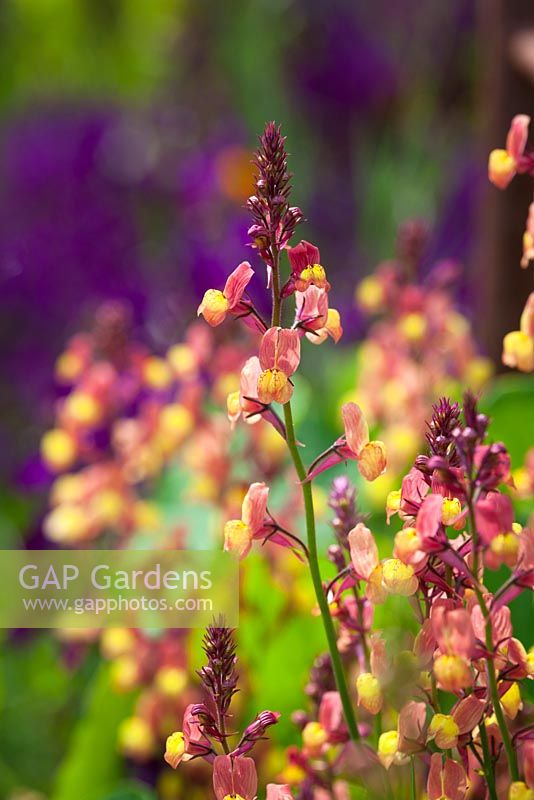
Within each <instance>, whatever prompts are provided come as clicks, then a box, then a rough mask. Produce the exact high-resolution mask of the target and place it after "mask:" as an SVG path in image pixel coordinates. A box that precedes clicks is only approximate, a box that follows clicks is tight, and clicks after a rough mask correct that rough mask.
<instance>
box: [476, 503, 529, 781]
mask: <svg viewBox="0 0 534 800" xmlns="http://www.w3.org/2000/svg"><path fill="white" fill-rule="evenodd" d="M468 507H469V525H470V528H471V541H472V546H473V564H474V567H473V588H474V591H475V594H476V597H477V600H478V604H479V606H480V610H481V611H482V615H483V617H484V620H485V623H486V629H485V634H486V650H487V651H488V654H489V655H488V656H487V658H486V659H485V660H486V673H487V677H488V689H489V692H490V696H491V701H492V703H493V711H494V713H495V718H496V720H497V724H498V726H499V730H500V732H501V737H502V742H503V745H504V749H505V751H506V759H507V761H508V770H509V772H510V777H511V779H512V781H518V780H519V769H518V766H517V757H516V754H515V750H514V746H513V744H512V740H511V738H510V732H509V730H508V726H507V724H506V720H505V718H504V712H503V709H502V706H501V701H500V698H499V689H498V687H497V676H496V674H495V665H494V663H493V658H492V656H491V653H492V652H493V625H492V623H491V614H490V611H489V609H488V607H487V605H486V601H485V600H484V595H483V594H482V590H481V588H480V586H479V583H478V574H477V573H478V556H477V554H478V531H477V527H476V519H475V506H474V502H473V496H472V495H471V496H470V497H469V499H468ZM483 725H484V723H483V722H482V723H481V726H480V729H481V730H482V727H483ZM484 733H485V731H484Z"/></svg>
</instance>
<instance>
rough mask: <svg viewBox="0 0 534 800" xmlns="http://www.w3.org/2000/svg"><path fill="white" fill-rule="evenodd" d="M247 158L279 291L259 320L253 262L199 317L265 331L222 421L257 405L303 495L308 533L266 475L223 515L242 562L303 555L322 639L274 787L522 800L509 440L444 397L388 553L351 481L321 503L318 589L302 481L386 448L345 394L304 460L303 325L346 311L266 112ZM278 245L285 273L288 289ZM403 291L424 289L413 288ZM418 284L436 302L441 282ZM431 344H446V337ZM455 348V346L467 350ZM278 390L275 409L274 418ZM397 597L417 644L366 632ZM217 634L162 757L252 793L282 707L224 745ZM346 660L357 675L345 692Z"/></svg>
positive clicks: (469, 399)
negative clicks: (255, 758)
mask: <svg viewBox="0 0 534 800" xmlns="http://www.w3.org/2000/svg"><path fill="white" fill-rule="evenodd" d="M256 164H257V168H258V175H257V180H256V185H257V195H255V196H253V197H252V198H251V199H250V201H249V207H250V208H251V211H252V213H253V217H254V225H253V226H252V228H251V235H252V237H253V247H255V248H256V249H257V250H258V252H259V254H260V256H261V257H262V258H263V260H264V261H265V264H266V266H267V275H268V285H270V286H271V287H272V292H273V313H272V318H271V325H270V327H267V325H266V324H265V323H263V321H262V320H261V316H260V314H259V313H258V312H257V311H256V309H255V307H254V305H253V303H252V302H251V301H250V299H249V298H248V297H247V296H246V286H247V284H248V282H249V280H250V278H251V276H252V268H251V267H250V265H249V264H248V263H247V262H244V263H243V264H240V265H239V267H237V269H236V270H235V271H234V273H232V275H231V276H230V277H229V279H228V281H227V284H226V286H225V289H224V291H223V292H218V291H217V290H210V291H209V292H208V293H206V296H205V297H204V300H203V302H202V304H201V306H200V308H199V313H200V314H203V315H204V317H205V318H206V320H207V321H208V322H209V323H210V324H211V325H213V326H217V325H219V324H220V323H221V322H222V321H223V319H224V318H225V317H226V316H228V315H232V316H235V317H240V318H243V319H244V321H245V322H246V323H247V324H248V325H250V326H251V327H253V328H254V329H255V330H258V331H259V332H260V333H261V335H262V338H261V342H260V346H259V355H258V357H252V359H249V360H248V361H247V362H246V364H245V366H244V368H243V370H242V373H241V386H240V391H239V392H238V393H233V394H231V395H230V397H229V400H228V411H229V417H230V421H231V422H232V423H235V422H236V421H237V419H238V418H239V417H240V416H242V417H243V418H244V419H245V421H246V422H250V421H251V420H254V419H255V418H259V417H263V418H264V419H265V420H267V421H268V422H269V423H270V424H271V425H272V427H273V428H274V429H275V430H276V431H277V433H278V434H280V438H281V440H282V441H283V440H285V441H286V443H287V447H288V450H289V453H290V455H291V457H292V460H293V464H294V466H295V470H296V473H297V476H298V478H299V484H300V488H301V491H302V496H303V502H304V507H305V521H306V531H307V542H306V543H305V542H302V541H300V540H299V539H298V537H296V536H295V535H294V534H293V533H290V532H289V531H288V530H287V529H286V528H284V527H283V526H282V525H281V524H280V523H279V522H278V521H277V520H275V518H274V517H273V516H272V514H271V513H270V512H269V511H268V510H267V501H268V493H269V488H268V486H267V484H266V483H264V482H259V481H258V482H255V483H253V484H251V485H250V487H249V489H248V491H247V494H246V496H245V498H244V500H243V504H242V509H241V516H240V518H239V519H231V520H230V521H229V522H227V523H226V525H225V528H224V546H225V548H226V549H227V550H230V551H231V552H233V553H234V554H235V555H236V556H237V557H239V558H243V557H244V556H246V555H247V553H248V552H249V551H250V549H251V546H252V544H253V542H254V540H261V541H263V542H265V541H267V540H271V541H274V542H275V543H277V544H279V545H282V546H284V547H290V548H292V549H294V550H296V552H297V554H298V555H300V557H301V558H302V559H303V560H305V561H306V562H307V563H308V566H309V569H310V575H311V578H312V582H313V585H314V589H315V593H316V599H317V603H318V607H319V612H320V615H321V618H322V621H323V625H324V629H325V634H326V639H327V642H328V647H329V656H328V657H327V659H326V660H325V659H324V657H323V658H321V659H320V660H319V662H318V663H316V665H315V667H314V672H313V675H312V679H311V681H310V685H309V687H308V688H309V694H310V697H311V698H312V700H313V703H314V709H313V712H312V714H311V715H307V714H302V713H300V714H298V715H297V720H296V721H297V722H298V723H299V725H300V726H301V728H302V738H303V746H302V748H300V749H292V750H291V751H290V752H289V754H288V761H289V763H288V767H287V769H286V770H285V771H284V773H283V774H282V776H281V779H282V780H283V781H284V782H283V783H281V784H271V785H269V787H268V790H267V797H268V800H275V798H276V800H281V799H282V798H284V800H286V799H287V800H289V798H291V797H293V796H294V795H293V792H294V791H295V790H296V792H297V796H298V797H299V798H300V799H301V800H310V799H311V800H323V798H338V800H339V799H341V798H346V797H348V796H349V792H350V790H349V788H348V785H349V783H360V784H362V783H363V784H364V786H366V788H367V789H368V790H369V791H370V793H371V794H372V796H377V797H378V796H384V795H385V794H389V795H390V796H394V795H395V794H399V793H403V792H404V785H403V784H404V781H405V777H406V776H405V773H404V772H403V770H402V767H403V765H407V764H411V768H412V780H411V786H412V789H411V796H412V798H413V800H415V798H416V797H418V796H419V795H420V794H422V787H421V784H422V782H423V781H424V782H425V784H426V792H427V795H428V797H429V798H430V800H438V799H439V800H464V798H465V797H466V795H467V791H468V786H469V787H471V789H472V790H473V792H474V793H475V794H477V795H480V794H481V793H482V791H483V781H485V785H486V786H487V790H488V794H489V797H490V799H491V800H497V797H498V793H500V794H502V791H503V789H504V791H508V793H509V798H510V800H519V798H520V799H521V800H527V798H528V800H531V797H532V793H533V791H534V775H533V774H532V763H533V760H534V729H533V728H532V727H529V726H528V725H526V724H523V723H524V722H526V720H525V719H524V716H523V699H522V696H521V690H520V686H519V682H520V681H522V680H524V679H526V678H531V677H533V676H534V661H533V659H534V653H533V652H530V653H527V652H526V650H525V647H524V646H523V645H522V643H521V642H520V641H519V640H518V639H517V638H516V637H514V635H513V630H512V622H511V613H510V609H509V607H508V604H509V603H510V602H511V600H513V599H514V598H515V597H516V596H518V595H519V594H520V593H521V592H522V591H523V590H524V589H532V588H533V586H534V530H532V529H531V528H529V527H525V528H522V527H521V526H520V525H519V524H518V523H516V522H515V521H514V510H513V506H512V502H511V499H510V496H509V494H507V493H506V487H507V486H508V485H510V484H511V472H510V471H511V464H510V457H509V455H508V453H507V450H506V448H505V446H504V445H503V444H502V443H494V444H491V443H489V442H488V441H487V435H488V426H489V420H488V419H487V417H486V416H485V415H484V414H482V413H481V412H480V411H479V409H478V407H477V402H476V399H475V397H474V395H472V394H471V393H467V394H466V395H465V398H464V403H463V407H462V408H460V407H459V406H458V404H456V403H453V402H451V401H449V400H447V399H445V398H444V399H442V400H441V401H440V402H439V403H438V404H436V405H435V406H434V413H433V415H432V419H431V420H430V421H429V423H428V431H427V442H428V447H429V452H428V453H426V454H421V455H419V456H418V457H417V458H416V459H415V463H414V466H413V468H412V469H411V470H410V472H409V473H408V474H407V475H406V476H405V478H404V480H403V482H402V487H401V488H400V489H399V490H395V491H392V492H391V493H390V494H389V496H388V499H387V516H388V521H390V520H391V518H392V517H393V516H394V515H398V516H399V518H400V519H401V520H402V523H403V527H402V528H401V529H400V530H399V531H398V532H397V534H396V536H395V545H394V551H393V555H392V557H389V558H385V559H381V558H380V556H379V551H378V546H377V543H376V540H375V537H374V536H373V534H372V532H371V530H370V529H369V528H368V527H367V525H366V524H365V521H364V520H363V519H362V518H361V516H360V515H359V513H358V512H357V509H356V507H355V496H354V492H353V488H352V487H351V485H350V484H349V483H348V482H347V481H346V480H343V479H341V480H340V479H338V480H337V481H336V483H335V484H334V487H333V491H332V494H331V498H330V504H331V507H332V508H333V509H334V511H335V515H336V516H335V520H334V523H333V526H334V530H335V534H336V544H335V545H333V546H332V547H331V548H330V549H329V557H330V560H331V562H332V563H333V564H334V565H335V566H336V569H337V575H336V576H335V577H334V579H333V580H331V581H330V582H329V583H328V584H327V585H325V584H324V583H323V582H322V580H321V575H320V569H319V563H318V558H317V542H316V533H315V511H314V506H313V496H312V490H311V484H312V481H313V480H314V478H315V477H316V476H317V475H318V474H319V473H321V472H324V471H325V470H327V469H329V468H331V467H332V466H334V465H336V464H339V463H340V462H342V461H347V460H354V461H356V463H357V467H358V470H359V472H360V474H361V475H362V477H363V478H364V479H366V480H367V481H373V480H375V479H376V478H378V477H379V476H380V475H382V474H383V472H384V470H385V467H386V447H385V445H384V443H383V442H382V441H378V440H372V439H371V436H370V432H369V427H368V424H367V421H366V419H365V416H364V414H363V412H362V409H361V408H360V407H359V406H358V405H357V404H356V403H354V402H349V403H346V404H344V405H343V407H342V417H343V424H344V433H343V435H341V436H340V437H339V438H338V439H336V440H335V441H334V442H333V444H332V445H331V446H330V447H329V448H328V449H327V450H325V451H324V452H323V453H321V454H320V455H319V456H318V457H317V458H316V459H315V460H314V461H313V462H312V463H311V464H310V465H309V467H308V468H306V467H305V466H304V464H303V462H302V459H301V456H300V452H299V442H298V440H297V438H296V434H295V429H294V424H293V418H292V409H291V397H292V394H293V383H292V376H293V375H294V373H295V371H296V370H297V367H298V365H299V361H300V346H301V341H302V339H303V337H304V336H306V338H309V339H311V340H312V341H317V338H316V337H317V336H318V337H319V339H320V340H323V339H324V338H326V336H328V334H329V333H330V335H333V330H335V329H337V327H338V315H337V313H335V312H334V313H333V314H332V313H329V311H328V292H329V289H330V285H329V284H328V282H327V279H326V273H325V270H324V268H323V267H322V266H321V265H320V264H319V255H318V251H317V249H316V248H315V247H313V246H312V245H310V244H309V243H307V242H301V244H300V245H297V247H295V248H292V247H290V246H289V236H288V231H291V232H293V230H294V228H295V224H296V223H295V220H299V219H300V217H301V214H300V211H299V210H298V209H294V208H290V207H289V203H288V198H289V188H288V187H289V173H288V172H287V168H286V154H285V149H284V140H283V139H282V137H281V136H280V132H279V129H277V128H276V127H275V126H274V125H273V124H270V125H268V126H267V128H266V130H265V133H264V136H263V137H262V139H261V145H260V149H259V151H258V154H257V156H256ZM405 243H406V242H405ZM284 250H285V251H286V252H287V254H288V256H289V265H290V274H289V278H288V279H287V280H286V282H285V283H283V284H282V281H281V276H280V262H279V258H280V255H281V253H282V252H283V251H284ZM407 252H408V253H410V252H412V253H413V248H410V247H407ZM386 284H387V281H386ZM395 285H396V284H395V280H394V281H393V287H395ZM412 293H413V294H414V295H415V296H416V297H417V295H418V294H420V293H419V291H418V289H417V287H415V288H414V287H412ZM293 295H295V301H296V302H295V305H296V313H295V318H294V322H293V324H292V326H291V327H290V328H287V327H283V326H282V324H281V323H282V304H283V301H284V300H287V299H288V298H289V297H291V296H293ZM409 296H410V292H408V293H407V298H409ZM428 296H429V297H431V299H432V302H434V300H435V301H436V304H437V306H438V307H439V305H440V302H439V299H440V296H439V294H438V295H437V297H436V295H432V294H431V293H429V295H428ZM445 305H446V306H447V311H450V307H449V306H448V305H447V303H445ZM415 308H416V309H417V310H414V308H413V307H412V306H411V305H410V303H409V302H408V309H410V310H409V311H406V314H405V315H406V317H407V318H408V320H409V324H408V331H409V333H410V325H411V323H412V322H414V320H415V323H414V324H415V325H416V327H417V324H419V323H418V322H417V320H421V319H422V320H423V322H424V323H425V317H424V316H423V315H422V314H421V308H422V305H421V304H420V305H419V306H417V305H416V306H415ZM411 313H415V314H416V316H415V318H414V317H412V318H410V314H411ZM417 314H419V317H418V316H417ZM436 314H437V312H436ZM434 316H435V315H432V318H433V319H434ZM438 317H439V315H438ZM332 321H334V323H335V324H334V325H331V324H330V323H331V322H332ZM333 338H337V336H336V335H333ZM408 338H410V336H409V337H408ZM412 338H413V337H412ZM425 346H426V345H425ZM433 347H437V350H438V352H439V349H440V343H439V337H437V341H434V342H433ZM463 349H464V348H463V347H462V348H460V352H458V353H456V351H455V350H453V351H452V353H451V354H450V357H452V356H455V357H456V356H458V357H461V356H463ZM473 355H474V354H473ZM441 374H447V373H446V370H443V371H442V373H441ZM463 379H465V375H464V376H463ZM379 388H380V387H379ZM274 403H279V404H281V405H282V407H283V419H282V418H280V417H279V416H278V414H277V412H276V410H275V409H274V407H273V404H274ZM501 566H504V567H505V568H507V569H508V570H509V575H508V577H507V578H506V579H505V581H504V583H503V584H502V585H501V586H500V587H499V588H498V589H496V590H495V591H493V592H490V591H489V589H488V587H487V586H486V584H485V577H486V570H489V571H494V570H496V569H497V568H500V567H501ZM394 595H396V596H400V597H405V598H407V599H408V602H409V603H410V605H411V606H412V608H413V611H414V614H415V619H416V621H417V623H418V626H419V632H418V633H417V635H416V636H415V638H414V639H410V638H409V637H410V635H409V634H408V633H406V634H405V648H404V650H403V651H402V652H399V653H395V651H394V648H392V647H390V646H389V642H388V641H387V639H386V637H385V636H384V635H383V634H382V633H381V632H380V631H374V632H372V623H373V619H374V617H375V614H376V609H377V607H378V606H381V605H382V604H384V603H385V602H386V601H388V600H389V598H390V597H391V596H394ZM336 626H337V630H336ZM217 641H220V642H223V641H226V642H228V639H227V638H225V637H224V636H222V634H215V632H211V633H210V632H209V633H208V638H207V640H206V652H207V654H208V668H206V669H205V670H203V671H201V673H200V676H201V679H202V682H203V683H204V686H205V688H206V690H207V699H206V701H205V702H204V703H203V704H201V705H199V706H192V707H191V708H188V709H187V712H186V714H185V715H184V723H183V727H182V731H178V732H176V733H175V734H173V735H171V737H169V740H168V742H167V755H166V758H167V761H168V762H169V763H170V764H171V766H177V764H178V763H179V762H180V761H183V760H192V759H194V758H197V757H202V758H203V759H204V760H207V761H210V763H212V764H213V786H214V791H215V794H216V797H217V800H252V799H253V798H254V796H255V792H256V785H257V782H256V771H255V766H254V763H253V762H251V763H249V759H248V757H245V755H244V754H245V753H246V752H249V751H250V750H251V749H252V747H253V746H254V744H255V742H256V741H257V739H258V738H260V737H261V736H263V734H264V733H265V729H266V727H268V726H270V725H272V724H274V723H275V722H276V721H277V714H276V713H275V712H270V711H266V712H262V714H260V715H259V716H258V718H257V720H256V721H255V722H253V723H251V725H250V726H249V727H248V728H247V729H246V731H245V733H244V734H243V736H242V737H241V738H240V739H239V741H238V744H237V746H236V747H235V748H233V749H231V748H230V746H229V744H228V734H227V729H226V718H227V715H228V708H229V704H230V700H231V697H232V695H233V692H234V691H235V688H236V679H235V675H234V672H233V663H234V658H235V657H234V649H233V646H232V647H230V646H229V645H228V643H227V644H221V646H220V647H219V646H218V645H217V644H216V642H217ZM347 668H350V669H352V670H353V672H354V673H355V674H354V683H353V684H351V687H352V688H350V687H349V685H348V684H347V682H346V678H345V670H346V669H347ZM354 700H355V702H354ZM355 705H356V706H357V707H358V709H359V714H358V717H359V719H358V720H356V715H355V708H354V707H355ZM382 717H383V720H382ZM382 721H385V722H386V723H387V724H388V727H387V729H386V730H383V726H382ZM373 731H374V741H373ZM371 742H372V743H371ZM221 748H222V751H223V752H222V753H220V750H221ZM416 757H417V758H416ZM392 766H395V768H396V769H395V770H390V768H391V767H392ZM399 768H400V769H399ZM290 784H291V785H290Z"/></svg>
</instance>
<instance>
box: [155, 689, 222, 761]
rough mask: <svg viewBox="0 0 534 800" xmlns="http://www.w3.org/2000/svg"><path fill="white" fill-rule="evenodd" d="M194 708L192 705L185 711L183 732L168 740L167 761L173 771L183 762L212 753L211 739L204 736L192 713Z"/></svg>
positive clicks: (174, 734) (178, 732)
mask: <svg viewBox="0 0 534 800" xmlns="http://www.w3.org/2000/svg"><path fill="white" fill-rule="evenodd" d="M193 707H194V706H193V704H190V705H188V706H187V707H186V709H185V711H184V717H183V722H182V730H181V731H176V732H175V733H173V734H171V735H170V736H169V737H168V738H167V747H166V751H165V761H166V762H167V764H169V766H171V767H172V768H173V769H176V768H177V766H178V765H179V764H180V762H182V761H190V760H191V759H192V758H194V757H195V756H206V755H208V754H210V753H212V748H211V743H210V741H209V739H207V738H206V736H204V734H203V733H202V730H201V727H200V724H199V722H198V720H197V718H196V716H195V715H194V714H192V713H191V711H192V709H193Z"/></svg>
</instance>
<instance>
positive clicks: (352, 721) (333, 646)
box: [271, 235, 360, 741]
mask: <svg viewBox="0 0 534 800" xmlns="http://www.w3.org/2000/svg"><path fill="white" fill-rule="evenodd" d="M271 256H272V268H273V274H272V289H273V313H272V318H271V325H272V327H276V326H279V325H280V321H281V316H282V300H281V297H280V253H279V250H278V247H277V244H276V237H275V236H274V235H273V236H272V237H271ZM284 420H285V425H286V436H287V445H288V448H289V452H290V453H291V458H292V460H293V464H294V466H295V470H296V472H297V475H298V477H299V480H300V482H301V487H302V497H303V500H304V510H305V516H306V533H307V537H308V563H309V565H310V573H311V578H312V582H313V588H314V589H315V596H316V598H317V603H318V605H319V610H320V612H321V617H322V620H323V626H324V631H325V634H326V640H327V642H328V649H329V651H330V658H331V660H332V668H333V670H334V677H335V680H336V686H337V690H338V692H339V697H340V699H341V705H342V706H343V713H344V715H345V721H346V723H347V728H348V729H349V734H350V738H351V739H352V740H353V741H357V740H358V739H359V738H360V733H359V731H358V725H357V723H356V717H355V716H354V710H353V708H352V703H351V700H350V695H349V691H348V688H347V682H346V680H345V672H344V670H343V664H342V663H341V656H340V655H339V650H338V649H337V639H336V631H335V629H334V623H333V622H332V617H331V616H330V609H329V608H328V601H327V599H326V596H325V593H324V590H323V582H322V580H321V571H320V569H319V560H318V557H317V536H316V532H315V511H314V508H313V497H312V487H311V483H305V480H306V468H305V466H304V464H303V462H302V459H301V457H300V453H299V449H298V445H297V439H296V435H295V425H294V423H293V413H292V411H291V403H290V402H288V403H286V404H285V405H284Z"/></svg>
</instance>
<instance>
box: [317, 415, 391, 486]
mask: <svg viewBox="0 0 534 800" xmlns="http://www.w3.org/2000/svg"><path fill="white" fill-rule="evenodd" d="M341 414H342V417H343V424H344V427H345V434H344V436H341V437H340V438H339V439H337V441H335V442H334V444H333V445H332V447H330V448H329V449H328V450H326V451H325V452H324V453H322V454H321V455H320V456H319V457H318V458H316V459H315V461H314V462H313V463H312V464H311V466H310V468H309V472H308V478H307V480H311V479H312V478H315V477H316V475H319V473H321V472H324V470H326V469H329V468H330V467H333V466H334V465H335V464H339V462H340V461H346V460H347V459H351V460H354V461H357V462H358V469H359V471H360V474H361V475H362V476H363V477H364V478H365V479H366V480H367V481H374V480H375V479H376V478H378V477H380V475H383V473H384V472H385V470H386V446H385V444H384V442H381V441H369V427H368V425H367V422H366V420H365V417H364V415H363V412H362V410H361V408H360V406H359V405H357V404H356V403H345V404H344V405H343V406H342V407H341Z"/></svg>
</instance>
